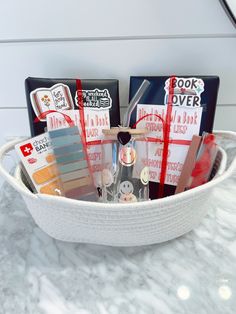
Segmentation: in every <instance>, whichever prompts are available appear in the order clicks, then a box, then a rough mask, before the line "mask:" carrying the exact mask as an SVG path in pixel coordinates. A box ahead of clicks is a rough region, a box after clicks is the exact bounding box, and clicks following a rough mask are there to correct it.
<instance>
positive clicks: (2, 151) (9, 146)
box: [0, 138, 34, 196]
mask: <svg viewBox="0 0 236 314" xmlns="http://www.w3.org/2000/svg"><path fill="white" fill-rule="evenodd" d="M22 140H23V139H22V138H17V139H15V140H13V141H10V142H7V143H6V144H5V145H3V146H2V147H0V174H1V175H2V176H3V177H4V179H5V180H6V181H7V182H8V183H9V184H10V185H11V186H12V187H13V188H14V189H15V190H17V191H18V192H20V193H21V194H26V195H30V196H34V194H33V193H31V192H30V191H29V190H28V189H27V188H26V187H25V188H24V187H23V186H22V185H21V184H19V182H18V181H17V180H16V179H15V178H14V177H13V176H12V175H11V174H10V173H8V171H7V170H6V169H5V168H4V167H3V159H4V158H5V156H6V154H7V153H8V152H9V151H11V150H13V149H14V148H15V145H16V144H18V143H20V142H22Z"/></svg>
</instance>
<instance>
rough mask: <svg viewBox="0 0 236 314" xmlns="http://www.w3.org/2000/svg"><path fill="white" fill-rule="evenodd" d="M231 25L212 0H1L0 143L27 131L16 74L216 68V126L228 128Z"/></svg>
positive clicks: (233, 91) (234, 96) (233, 101)
mask: <svg viewBox="0 0 236 314" xmlns="http://www.w3.org/2000/svg"><path fill="white" fill-rule="evenodd" d="M235 51H236V30H235V28H234V27H233V25H232V24H231V22H230V21H229V19H228V17H227V15H226V14H225V12H224V10H223V9H222V7H221V5H220V2H219V1H218V0H197V1H196V0H178V1H173V0H119V1H112V0H100V1H96V0H86V1H82V0H70V1H66V0H60V1H58V0H50V1H46V0H41V1H28V0H21V1H19V0H8V1H2V3H1V9H0V73H1V75H0V95H1V102H0V134H1V135H0V145H1V144H2V143H3V142H4V141H5V139H6V138H7V137H11V136H14V135H27V134H29V127H28V116H27V111H26V109H25V108H26V101H25V95H24V79H25V78H26V77H27V76H39V77H80V78H118V79H119V80H120V96H121V97H120V98H121V104H122V106H123V107H124V106H125V105H126V104H127V100H128V83H129V76H130V75H145V74H147V75H161V74H163V75H164V74H167V75H168V74H176V75H184V74H185V75H188V74H189V75H191V74H196V75H197V74H198V75H201V74H202V75H207V74H209V75H210V74H211V75H219V76H220V79H221V87H220V92H219V98H218V108H217V116H216V123H215V127H216V128H227V129H234V130H236V123H234V116H235V115H236V106H235V105H236V84H235V83H236V80H235V78H236V57H235V55H236V53H235Z"/></svg>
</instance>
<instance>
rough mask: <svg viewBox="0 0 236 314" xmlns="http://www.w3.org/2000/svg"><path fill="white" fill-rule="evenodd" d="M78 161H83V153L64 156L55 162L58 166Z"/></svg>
mask: <svg viewBox="0 0 236 314" xmlns="http://www.w3.org/2000/svg"><path fill="white" fill-rule="evenodd" d="M80 159H84V152H83V151H80V152H75V153H72V154H70V155H64V156H60V157H56V161H57V163H59V164H63V163H68V162H73V161H79V160H80Z"/></svg>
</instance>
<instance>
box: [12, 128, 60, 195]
mask: <svg viewBox="0 0 236 314" xmlns="http://www.w3.org/2000/svg"><path fill="white" fill-rule="evenodd" d="M15 150H16V153H17V154H18V156H19V157H20V160H21V163H22V165H23V171H24V172H25V173H27V175H28V176H26V178H27V180H28V181H30V182H29V184H30V186H31V187H32V188H33V190H35V191H36V192H38V193H43V194H51V195H63V191H62V186H61V182H60V179H59V177H58V170H57V166H56V163H55V157H54V155H53V151H52V147H51V144H50V139H49V135H48V133H44V134H41V135H38V136H36V137H33V138H31V139H28V140H25V141H24V142H22V143H19V144H17V145H16V146H15ZM29 179H30V180H29Z"/></svg>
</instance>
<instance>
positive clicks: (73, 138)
mask: <svg viewBox="0 0 236 314" xmlns="http://www.w3.org/2000/svg"><path fill="white" fill-rule="evenodd" d="M51 142H52V145H53V146H54V147H61V146H67V145H71V144H74V143H80V142H81V139H80V136H79V134H75V135H70V136H68V135H65V136H60V137H54V138H52V139H51Z"/></svg>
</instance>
